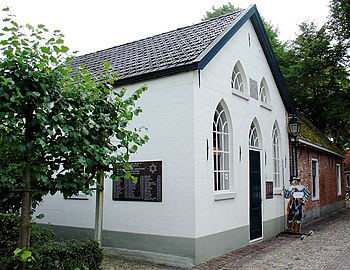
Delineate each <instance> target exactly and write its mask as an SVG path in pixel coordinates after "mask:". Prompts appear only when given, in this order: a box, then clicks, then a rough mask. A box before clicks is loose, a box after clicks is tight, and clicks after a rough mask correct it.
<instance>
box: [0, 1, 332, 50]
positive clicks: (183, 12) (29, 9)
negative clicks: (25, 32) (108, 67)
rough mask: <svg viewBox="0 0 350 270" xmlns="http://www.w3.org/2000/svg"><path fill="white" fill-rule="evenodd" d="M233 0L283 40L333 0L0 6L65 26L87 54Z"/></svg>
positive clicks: (73, 44)
mask: <svg viewBox="0 0 350 270" xmlns="http://www.w3.org/2000/svg"><path fill="white" fill-rule="evenodd" d="M228 2H231V3H232V4H233V5H234V6H235V7H241V8H246V7H248V6H249V5H251V4H256V5H257V8H258V10H259V13H260V15H261V16H262V17H264V18H265V19H266V21H269V22H271V23H272V24H273V25H274V26H276V27H278V28H279V31H280V39H282V40H288V39H293V38H294V37H295V33H296V32H297V31H298V26H297V25H298V24H300V23H301V22H303V21H305V20H309V21H316V22H317V23H318V24H319V25H321V24H322V23H324V22H325V21H326V18H327V16H328V10H329V8H328V5H329V0H231V1H230V0H226V1H224V0H176V1H174V0H99V1H96V0H1V2H0V8H1V9H2V8H3V7H4V6H9V7H10V8H11V10H12V13H14V14H15V15H16V16H17V18H16V19H17V22H19V23H21V24H25V23H30V24H32V25H37V24H39V23H41V24H44V25H45V26H46V27H47V28H49V30H51V31H53V30H55V29H59V30H61V31H62V32H63V33H64V34H65V36H66V38H65V45H66V46H68V47H69V48H70V49H71V50H78V51H79V52H80V54H84V53H89V52H94V51H97V50H101V49H106V48H109V47H112V46H115V45H120V44H123V43H127V42H131V41H135V40H138V39H141V38H145V37H149V36H153V35H156V34H160V33H163V32H166V31H170V30H174V29H176V28H179V27H183V26H187V25H191V24H194V23H198V22H200V20H201V18H202V17H203V16H204V14H205V12H206V11H211V10H212V6H215V8H218V7H221V6H222V5H223V4H227V3H228ZM1 16H2V14H1ZM0 26H1V22H0Z"/></svg>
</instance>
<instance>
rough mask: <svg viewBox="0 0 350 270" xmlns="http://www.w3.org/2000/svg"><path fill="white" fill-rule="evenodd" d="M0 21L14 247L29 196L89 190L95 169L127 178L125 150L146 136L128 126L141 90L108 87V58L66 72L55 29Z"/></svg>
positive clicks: (6, 184)
mask: <svg viewBox="0 0 350 270" xmlns="http://www.w3.org/2000/svg"><path fill="white" fill-rule="evenodd" d="M3 11H5V12H8V11H9V9H8V8H5V9H4V10H3ZM3 21H4V22H5V24H6V26H5V27H4V28H3V29H2V31H1V32H0V38H1V39H0V51H1V54H0V55H2V56H1V59H0V60H1V62H0V164H1V167H0V189H2V190H8V191H11V192H15V191H17V192H20V193H21V218H20V232H19V242H18V245H19V247H20V248H25V247H28V246H29V244H30V243H29V226H28V225H29V222H30V220H31V211H32V207H33V205H32V201H33V200H34V201H37V200H40V199H41V198H42V197H43V196H44V195H46V194H48V193H50V194H55V193H56V192H61V193H62V194H63V196H64V197H69V196H71V195H73V194H77V193H78V192H80V191H82V192H85V193H91V186H93V185H95V184H96V179H97V175H98V173H100V174H101V173H103V172H104V171H109V170H110V169H111V168H112V167H113V168H118V169H119V173H120V175H121V176H123V177H126V178H128V177H130V174H129V173H128V172H127V170H128V169H130V165H128V160H129V157H130V154H132V153H135V152H136V151H137V149H138V147H139V146H141V145H143V144H144V143H145V142H146V141H147V140H148V137H147V135H144V134H142V131H141V130H140V129H131V128H130V127H129V123H130V121H132V119H133V118H134V117H135V116H137V115H139V113H141V111H142V110H141V108H139V107H136V105H135V102H136V101H137V100H138V99H139V98H140V96H141V94H142V93H143V92H144V91H145V90H146V87H141V88H140V89H137V90H136V91H135V92H133V93H128V95H127V96H128V97H126V90H125V89H115V88H114V86H113V84H114V82H115V80H117V79H118V77H117V75H116V74H114V73H113V72H110V69H109V64H108V63H104V70H102V71H101V74H100V75H99V76H98V77H94V76H93V75H91V74H90V73H89V72H88V71H86V70H84V69H83V68H82V67H81V68H78V69H77V70H72V69H71V68H70V66H69V65H68V64H67V61H69V60H70V59H71V57H69V55H68V51H69V49H68V47H66V46H65V45H64V40H63V37H64V36H63V35H62V33H61V32H60V31H57V30H56V31H54V32H53V33H51V34H50V32H49V31H48V29H46V28H45V26H44V25H41V24H40V25H38V26H37V27H32V26H31V25H26V26H21V25H18V24H17V23H16V22H15V20H14V16H13V15H12V14H7V15H6V16H5V19H4V20H3ZM73 55H74V54H73ZM112 177H113V179H116V177H117V176H115V175H114V176H112Z"/></svg>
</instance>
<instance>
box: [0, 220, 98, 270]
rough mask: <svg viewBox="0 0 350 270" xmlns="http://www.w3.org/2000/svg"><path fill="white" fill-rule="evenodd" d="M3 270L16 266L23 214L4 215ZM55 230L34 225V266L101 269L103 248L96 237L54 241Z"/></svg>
mask: <svg viewBox="0 0 350 270" xmlns="http://www.w3.org/2000/svg"><path fill="white" fill-rule="evenodd" d="M0 224H1V226H0V254H1V256H0V270H8V269H14V267H15V265H16V262H15V260H14V259H13V255H14V253H13V252H14V250H15V249H16V246H17V241H18V228H19V216H18V215H14V214H0ZM53 238H54V234H53V231H52V229H49V228H39V227H37V226H36V225H35V223H32V224H31V245H32V247H31V248H30V250H31V251H32V254H33V256H34V258H35V260H36V263H35V264H34V265H33V268H32V269H45V270H46V269H50V270H51V269H52V270H61V269H62V270H70V269H71V270H76V269H80V270H86V269H89V270H98V269H100V265H101V263H102V260H103V250H102V248H100V246H99V244H98V243H97V242H96V241H93V240H89V239H86V240H82V241H76V240H70V241H65V242H60V243H54V242H53Z"/></svg>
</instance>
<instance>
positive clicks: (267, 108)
mask: <svg viewBox="0 0 350 270" xmlns="http://www.w3.org/2000/svg"><path fill="white" fill-rule="evenodd" d="M260 107H261V108H264V109H266V110H268V111H270V112H271V111H272V106H271V105H269V104H266V103H261V104H260Z"/></svg>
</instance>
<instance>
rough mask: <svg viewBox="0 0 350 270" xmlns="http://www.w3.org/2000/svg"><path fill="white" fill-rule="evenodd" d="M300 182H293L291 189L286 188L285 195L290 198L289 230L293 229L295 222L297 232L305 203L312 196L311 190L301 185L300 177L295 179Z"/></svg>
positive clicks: (287, 209) (288, 212)
mask: <svg viewBox="0 0 350 270" xmlns="http://www.w3.org/2000/svg"><path fill="white" fill-rule="evenodd" d="M295 180H297V181H295V182H298V184H295V183H294V181H293V184H292V185H291V186H290V188H289V190H286V189H285V190H284V197H285V198H286V199H289V201H288V203H287V208H286V215H287V222H288V230H291V228H292V225H293V223H294V225H295V230H296V232H299V229H300V223H301V222H302V218H303V205H304V204H305V203H306V201H307V200H308V199H309V198H310V196H311V193H310V191H309V190H308V189H307V188H306V187H304V186H302V185H300V183H299V182H300V179H295Z"/></svg>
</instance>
